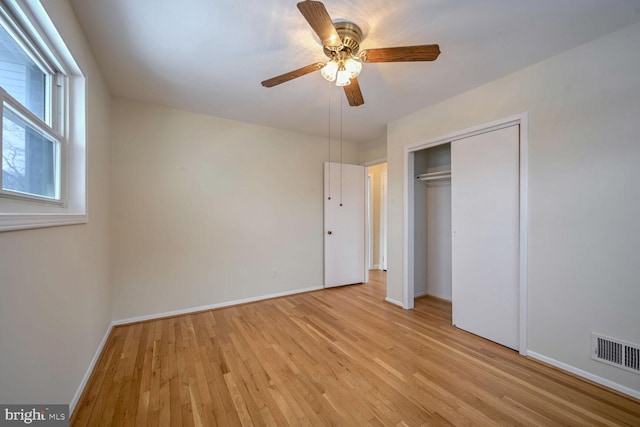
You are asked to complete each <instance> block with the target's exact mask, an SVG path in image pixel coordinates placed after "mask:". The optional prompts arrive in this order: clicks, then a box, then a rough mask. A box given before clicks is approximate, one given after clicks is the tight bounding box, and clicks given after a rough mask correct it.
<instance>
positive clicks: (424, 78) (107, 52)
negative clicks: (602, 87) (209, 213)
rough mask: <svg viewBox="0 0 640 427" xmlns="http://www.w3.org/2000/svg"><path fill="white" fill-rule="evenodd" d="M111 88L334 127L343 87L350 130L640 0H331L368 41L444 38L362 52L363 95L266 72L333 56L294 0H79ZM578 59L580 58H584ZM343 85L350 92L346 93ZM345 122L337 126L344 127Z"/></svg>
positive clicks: (560, 44) (442, 94) (586, 31)
mask: <svg viewBox="0 0 640 427" xmlns="http://www.w3.org/2000/svg"><path fill="white" fill-rule="evenodd" d="M71 4H72V6H73V8H74V10H75V12H76V14H77V17H78V19H79V21H80V23H81V25H82V26H83V28H84V30H85V32H86V35H87V38H88V39H89V42H90V44H91V46H92V48H93V50H94V53H95V56H96V58H97V60H98V62H99V64H100V66H101V69H102V70H103V73H104V76H105V78H106V80H107V82H108V85H109V88H110V90H111V92H112V94H114V95H116V96H121V97H125V98H130V99H135V100H140V101H145V102H151V103H156V104H161V105H167V106H172V107H175V108H179V109H184V110H188V111H194V112H199V113H205V114H211V115H214V116H218V117H224V118H229V119H234V120H239V121H243V122H249V123H255V124H259V125H265V126H270V127H275V128H281V129H288V130H292V131H297V132H302V133H306V134H311V135H321V136H326V135H327V132H328V129H329V127H328V126H329V111H330V110H329V100H330V97H331V100H332V105H333V107H332V108H333V109H332V113H331V115H332V117H333V118H332V121H333V124H332V126H333V127H332V129H334V130H333V131H332V133H334V132H336V131H335V129H336V126H338V124H339V121H338V120H339V113H340V105H339V104H338V102H339V101H340V100H343V105H344V107H343V119H344V122H343V127H342V129H343V137H344V138H345V139H351V140H354V141H368V140H372V139H375V138H377V137H379V136H381V135H382V134H383V133H384V132H385V129H386V127H385V126H386V123H389V122H390V121H393V120H395V119H397V118H399V117H402V116H404V115H407V114H409V113H411V112H414V111H416V110H418V109H420V108H424V107H427V106H429V105H432V104H434V103H437V102H439V101H442V100H444V99H446V98H449V97H451V96H454V95H456V94H459V93H462V92H464V91H466V90H469V89H471V88H473V87H476V86H479V85H482V84H484V83H487V82H490V81H492V80H495V79H496V78H499V77H501V76H504V75H506V74H509V73H511V72H513V71H516V70H519V69H522V68H524V67H526V66H528V65H531V64H534V63H536V62H539V61H541V60H543V59H545V58H548V57H550V56H553V55H555V54H558V53H560V52H562V51H565V50H567V49H570V48H572V47H575V46H577V45H580V44H582V43H585V42H587V41H589V40H592V39H595V38H598V37H600V36H602V35H605V34H607V33H610V32H613V31H615V30H618V29H620V28H622V27H625V26H627V25H631V24H633V23H636V22H640V0H528V1H525V0H519V1H514V0H484V1H479V0H422V1H417V0H395V1H394V0H384V1H383V0H353V1H348V2H346V1H338V0H326V1H324V4H325V6H326V8H327V10H328V12H329V14H330V15H331V17H332V18H333V19H334V20H336V19H348V20H351V21H353V22H355V23H356V24H358V25H359V26H361V27H362V28H363V30H364V31H365V34H366V38H365V39H364V41H363V42H362V44H361V49H366V48H373V47H393V46H408V45H415V44H431V43H438V44H439V45H440V49H441V51H442V54H441V55H440V57H439V58H438V60H437V61H435V62H414V63H394V64H364V67H363V71H362V74H361V75H360V77H359V79H358V80H359V82H360V87H361V89H362V92H363V95H364V100H365V104H364V105H362V106H360V107H349V106H348V104H347V103H346V99H345V98H344V95H343V93H342V91H341V90H340V89H339V88H336V87H335V86H333V89H330V88H331V86H330V85H329V84H328V83H327V82H326V81H325V80H324V79H323V78H322V77H321V76H320V74H319V73H312V74H309V75H306V76H304V77H300V78H298V79H296V80H293V81H290V82H288V83H284V84H282V85H279V86H276V87H273V88H269V89H267V88H264V87H262V86H261V85H260V82H261V81H262V80H265V79H267V78H270V77H273V76H276V75H279V74H282V73H284V72H287V71H291V70H293V69H296V68H299V67H302V66H304V65H308V64H311V63H314V62H317V61H323V60H324V59H325V57H324V55H323V53H322V47H321V46H320V42H319V40H318V39H317V37H316V36H315V35H314V34H313V32H312V30H311V28H310V27H309V25H308V24H307V22H306V21H305V20H304V18H303V17H302V15H301V14H300V12H299V11H298V9H297V8H296V1H295V0H185V1H182V2H180V1H176V0H108V1H105V0H71ZM576 72H580V70H576ZM338 95H340V96H338ZM338 131H339V126H338Z"/></svg>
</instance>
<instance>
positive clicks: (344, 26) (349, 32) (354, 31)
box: [323, 21, 362, 58]
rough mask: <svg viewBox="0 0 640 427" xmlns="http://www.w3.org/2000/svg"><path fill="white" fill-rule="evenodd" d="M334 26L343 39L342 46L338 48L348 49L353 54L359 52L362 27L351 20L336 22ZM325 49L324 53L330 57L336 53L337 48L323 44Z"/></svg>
mask: <svg viewBox="0 0 640 427" xmlns="http://www.w3.org/2000/svg"><path fill="white" fill-rule="evenodd" d="M333 26H334V27H335V28H336V31H337V33H338V35H339V36H340V39H341V40H342V46H341V47H340V48H339V49H337V50H348V51H349V52H350V53H351V54H352V55H355V54H357V53H358V50H359V49H360V43H361V42H362V30H361V29H360V27H358V26H357V25H356V24H354V23H353V22H350V21H338V22H334V23H333ZM323 49H324V54H325V55H327V56H328V57H329V58H332V57H333V56H334V55H335V52H336V49H335V48H329V47H327V46H323Z"/></svg>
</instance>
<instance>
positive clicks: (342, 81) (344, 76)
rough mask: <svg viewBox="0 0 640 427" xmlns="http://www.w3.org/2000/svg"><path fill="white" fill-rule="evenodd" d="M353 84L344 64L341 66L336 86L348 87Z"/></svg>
mask: <svg viewBox="0 0 640 427" xmlns="http://www.w3.org/2000/svg"><path fill="white" fill-rule="evenodd" d="M350 84H351V74H350V73H349V70H347V69H346V68H345V66H344V64H340V68H338V73H337V74H336V86H348V85H350Z"/></svg>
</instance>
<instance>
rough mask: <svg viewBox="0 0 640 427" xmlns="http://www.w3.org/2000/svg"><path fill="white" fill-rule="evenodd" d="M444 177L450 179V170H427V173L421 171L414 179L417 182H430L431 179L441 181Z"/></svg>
mask: <svg viewBox="0 0 640 427" xmlns="http://www.w3.org/2000/svg"><path fill="white" fill-rule="evenodd" d="M445 179H451V171H450V170H447V171H439V172H429V173H421V174H419V175H416V180H417V181H419V182H431V181H442V180H445Z"/></svg>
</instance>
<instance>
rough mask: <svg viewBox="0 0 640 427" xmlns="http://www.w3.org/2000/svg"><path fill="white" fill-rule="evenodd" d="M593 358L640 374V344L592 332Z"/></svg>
mask: <svg viewBox="0 0 640 427" xmlns="http://www.w3.org/2000/svg"><path fill="white" fill-rule="evenodd" d="M591 343H592V351H591V358H592V359H594V360H597V361H599V362H604V363H608V364H610V365H613V366H617V367H619V368H622V369H626V370H628V371H631V372H635V373H636V374H640V345H638V344H632V343H629V342H626V341H622V340H618V339H615V338H609V337H606V336H604V335H600V334H596V333H595V332H593V333H592V334H591Z"/></svg>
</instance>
